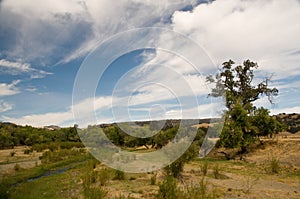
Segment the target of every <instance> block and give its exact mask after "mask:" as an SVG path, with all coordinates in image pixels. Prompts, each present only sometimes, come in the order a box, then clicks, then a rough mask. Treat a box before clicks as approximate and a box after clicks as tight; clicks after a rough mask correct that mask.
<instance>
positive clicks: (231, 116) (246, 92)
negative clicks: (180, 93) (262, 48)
mask: <svg viewBox="0 0 300 199" xmlns="http://www.w3.org/2000/svg"><path fill="white" fill-rule="evenodd" d="M257 68H258V65H257V63H255V62H252V61H250V60H246V61H244V63H243V64H242V65H235V63H234V61H232V60H229V61H227V62H224V63H223V64H222V68H221V69H220V71H219V72H218V73H217V74H216V75H215V76H212V75H210V76H208V77H207V81H208V82H209V83H214V84H215V87H214V88H213V89H212V90H211V93H210V94H209V95H210V96H213V97H224V99H225V103H226V107H227V110H226V111H225V125H224V128H223V130H222V134H221V137H220V138H221V139H220V141H219V144H220V145H222V146H224V147H231V148H233V147H241V148H242V151H245V147H246V146H247V145H249V144H250V143H253V142H254V141H255V140H256V139H257V138H258V136H259V135H266V134H272V133H276V132H278V131H279V130H280V125H279V124H278V122H277V121H275V119H273V118H271V117H270V116H269V112H268V110H267V109H264V108H262V107H261V108H259V109H257V108H256V107H255V106H254V105H253V102H255V101H256V100H257V99H259V98H260V97H263V96H267V97H268V100H269V101H270V103H273V101H272V100H273V96H277V95H278V89H276V88H270V87H269V82H270V78H268V77H266V78H264V79H263V80H262V81H260V82H259V83H256V84H255V83H254V81H253V80H254V72H253V71H254V69H257ZM259 121H260V122H259ZM264 121H265V122H264Z"/></svg>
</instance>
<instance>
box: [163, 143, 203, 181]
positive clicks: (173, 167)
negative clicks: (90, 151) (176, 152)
mask: <svg viewBox="0 0 300 199" xmlns="http://www.w3.org/2000/svg"><path fill="white" fill-rule="evenodd" d="M198 152H199V148H198V146H197V144H195V143H193V144H192V145H191V146H190V147H189V148H188V150H186V151H185V152H184V154H183V155H182V156H181V157H180V158H178V159H177V160H176V161H175V162H173V163H172V164H170V165H168V166H166V167H165V168H164V170H165V172H166V174H167V175H171V176H173V177H175V178H178V177H179V176H180V174H181V172H182V171H183V167H184V164H185V163H187V162H189V161H190V160H192V159H193V158H194V157H196V155H197V154H198Z"/></svg>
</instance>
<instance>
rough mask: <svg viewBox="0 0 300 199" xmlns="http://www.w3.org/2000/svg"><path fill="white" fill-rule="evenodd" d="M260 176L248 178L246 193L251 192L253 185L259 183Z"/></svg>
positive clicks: (245, 185) (245, 184) (245, 183)
mask: <svg viewBox="0 0 300 199" xmlns="http://www.w3.org/2000/svg"><path fill="white" fill-rule="evenodd" d="M258 180H259V178H255V179H251V178H250V177H247V178H246V181H245V182H244V187H245V189H244V193H246V194H249V193H250V191H251V190H252V189H253V187H254V186H255V185H256V184H257V182H258Z"/></svg>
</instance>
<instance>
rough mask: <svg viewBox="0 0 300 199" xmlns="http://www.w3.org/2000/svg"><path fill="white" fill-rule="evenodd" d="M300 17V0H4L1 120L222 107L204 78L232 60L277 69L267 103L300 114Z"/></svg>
mask: <svg viewBox="0 0 300 199" xmlns="http://www.w3.org/2000/svg"><path fill="white" fill-rule="evenodd" d="M299 18H300V2H299V1H298V0H278V1H276V0H246V1H245V0H226V1H224V0H215V1H212V2H210V1H203V0H202V1H197V0H176V1H175V0H174V1H171V0H160V1H150V0H129V1H128V0H120V1H118V2H115V1H110V0H101V1H95V0H87V1H69V0H45V1H43V2H41V1H38V0H22V1H18V0H3V1H0V121H7V122H14V123H17V124H22V125H25V124H29V125H33V126H44V125H50V124H54V125H61V126H69V125H73V124H74V123H80V124H82V125H85V124H91V123H105V122H114V121H127V120H145V119H147V120H148V119H164V118H199V117H201V118H205V117H211V116H217V115H219V114H220V112H221V111H220V110H222V105H221V103H220V100H218V99H209V98H207V94H208V92H209V86H208V85H206V84H205V82H204V77H205V75H207V74H213V73H215V72H216V71H217V68H218V67H219V66H220V65H221V63H223V62H224V61H227V60H228V59H233V60H234V61H236V62H237V63H242V61H243V60H245V59H251V60H253V61H256V62H258V64H259V66H260V67H259V69H258V71H257V73H256V75H257V77H265V76H272V80H273V81H272V82H271V86H274V87H277V88H278V89H279V96H278V97H276V98H275V99H274V102H275V104H274V105H270V104H269V103H268V101H267V99H266V98H262V99H260V100H259V101H257V102H256V105H257V106H266V107H267V108H269V109H270V110H271V113H272V114H277V113H282V112H285V113H294V112H295V113H299V112H300V88H299V85H300V67H299V63H300V37H299V35H300V24H299V22H298V20H299ZM149 27H156V28H157V27H159V29H155V28H154V29H151V28H150V29H149ZM147 28H148V29H147ZM132 30H133V31H132ZM136 30H138V31H136ZM133 46H137V47H138V48H137V49H134V48H133ZM106 48H107V49H110V50H109V52H105V51H104V50H105V49H106ZM131 48H132V49H131ZM127 49H131V50H130V51H126V50H127ZM122 50H123V51H122ZM118 52H123V53H120V54H118ZM97 53H98V54H97ZM107 57H112V58H113V59H111V60H113V61H112V62H110V63H109V64H106V65H103V64H102V65H101V64H100V63H104V61H105V60H106V59H107V60H108V58H107ZM89 63H90V64H91V65H89ZM92 66H93V67H92ZM84 69H85V70H86V71H85V70H84ZM101 70H104V73H103V74H101V75H100V74H99V73H98V72H99V71H101ZM81 71H83V72H81ZM84 71H85V72H84ZM97 71H98V72H97ZM95 78H96V79H95ZM97 78H99V81H98V79H97ZM255 81H259V79H257V80H255ZM76 83H78V84H80V85H78V84H76ZM95 83H96V84H95ZM85 87H86V88H87V90H88V91H84V92H83V91H82V89H83V88H85ZM79 88H80V89H81V90H78V89H79ZM92 88H95V89H94V90H93V89H92ZM85 92H86V93H87V94H85ZM74 95H75V96H74ZM74 112H75V113H74ZM74 116H75V118H74Z"/></svg>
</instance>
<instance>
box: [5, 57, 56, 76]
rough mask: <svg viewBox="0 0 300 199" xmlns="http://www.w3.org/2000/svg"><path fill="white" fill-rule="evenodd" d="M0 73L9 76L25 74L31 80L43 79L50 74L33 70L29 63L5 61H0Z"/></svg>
mask: <svg viewBox="0 0 300 199" xmlns="http://www.w3.org/2000/svg"><path fill="white" fill-rule="evenodd" d="M0 72H1V73H3V74H10V75H17V74H21V73H26V74H29V75H30V78H31V79H38V78H43V77H45V76H47V75H51V74H52V73H49V72H46V71H43V70H37V69H34V68H32V67H31V65H30V64H29V63H22V62H13V61H8V60H5V59H0Z"/></svg>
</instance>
